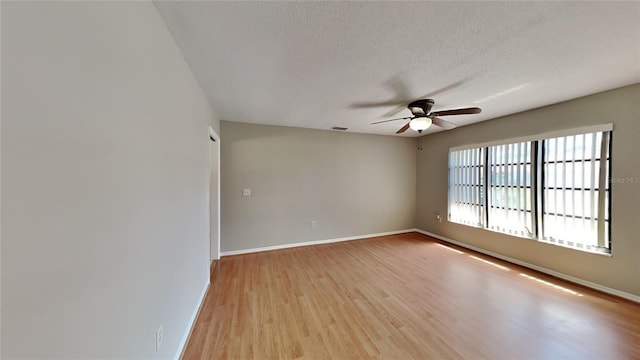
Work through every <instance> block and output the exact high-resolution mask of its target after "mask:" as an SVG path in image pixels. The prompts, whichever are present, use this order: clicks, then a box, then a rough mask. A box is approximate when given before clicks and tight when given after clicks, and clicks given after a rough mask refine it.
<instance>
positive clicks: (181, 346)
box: [173, 281, 211, 360]
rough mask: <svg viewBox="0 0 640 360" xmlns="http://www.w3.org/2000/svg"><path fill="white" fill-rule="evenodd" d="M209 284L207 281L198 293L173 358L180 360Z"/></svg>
mask: <svg viewBox="0 0 640 360" xmlns="http://www.w3.org/2000/svg"><path fill="white" fill-rule="evenodd" d="M210 284H211V282H210V281H207V285H206V286H205V287H204V289H202V293H201V294H200V299H198V303H197V306H196V308H195V309H194V310H193V313H192V314H191V319H190V320H189V324H188V326H187V329H186V331H185V333H184V335H183V336H182V340H180V344H178V350H176V354H175V356H174V357H173V359H174V360H180V357H181V356H182V352H183V351H184V347H185V346H186V345H187V340H189V335H191V330H192V329H193V325H194V324H195V322H196V318H197V317H198V313H199V312H200V307H202V303H203V302H204V297H205V296H206V295H207V292H208V291H209V285H210Z"/></svg>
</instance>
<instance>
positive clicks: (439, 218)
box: [436, 213, 442, 223]
mask: <svg viewBox="0 0 640 360" xmlns="http://www.w3.org/2000/svg"><path fill="white" fill-rule="evenodd" d="M436 220H437V221H438V222H439V223H441V222H442V216H440V213H436Z"/></svg>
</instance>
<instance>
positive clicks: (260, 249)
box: [220, 229, 417, 256]
mask: <svg viewBox="0 0 640 360" xmlns="http://www.w3.org/2000/svg"><path fill="white" fill-rule="evenodd" d="M414 231H417V230H416V229H404V230H396V231H388V232H382V233H376V234H366V235H358V236H348V237H342V238H335V239H326V240H315V241H305V242H299V243H291V244H282V245H274V246H265V247H259V248H252V249H243V250H232V251H223V252H221V253H220V255H221V256H229V255H240V254H250V253H256V252H261V251H271V250H278V249H288V248H292V247H300V246H309V245H319V244H329V243H335V242H342V241H350V240H360V239H366V238H372V237H378V236H387V235H397V234H404V233H408V232H414Z"/></svg>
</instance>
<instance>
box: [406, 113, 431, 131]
mask: <svg viewBox="0 0 640 360" xmlns="http://www.w3.org/2000/svg"><path fill="white" fill-rule="evenodd" d="M429 126H431V119H430V118H428V117H426V116H424V117H417V118H415V119H413V120H411V122H409V127H410V128H411V129H412V130H415V131H417V132H419V133H421V132H422V131H423V130H427V129H428V128H429Z"/></svg>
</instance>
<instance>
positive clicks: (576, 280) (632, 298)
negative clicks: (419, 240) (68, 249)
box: [415, 229, 640, 303]
mask: <svg viewBox="0 0 640 360" xmlns="http://www.w3.org/2000/svg"><path fill="white" fill-rule="evenodd" d="M415 231H416V232H418V233H421V234H423V235H427V236H430V237H433V238H436V239H439V240H442V241H446V242H448V243H451V244H455V245H458V246H460V247H463V248H467V249H470V250H473V251H477V252H479V253H482V254H485V255H489V256H492V257H494V258H497V259H501V260H504V261H507V262H510V263H513V264H516V265H520V266H524V267H526V268H529V269H532V270H536V271H539V272H541V273H545V274H547V275H551V276H555V277H557V278H560V279H563V280H567V281H569V282H572V283H575V284H578V285H582V286H586V287H588V288H591V289H594V290H598V291H601V292H604V293H607V294H610V295H614V296H618V297H621V298H624V299H627V300H630V301H633V302H636V303H640V296H638V295H633V294H630V293H628V292H624V291H621V290H617V289H614V288H610V287H607V286H604V285H600V284H597V283H594V282H591V281H587V280H583V279H580V278H577V277H574V276H571V275H567V274H563V273H561V272H557V271H554V270H550V269H547V268H544V267H541V266H537V265H533V264H530V263H528V262H524V261H522V260H518V259H514V258H511V257H508V256H505V255H501V254H498V253H495V252H493V251H489V250H485V249H482V248H479V247H476V246H473V245H469V244H466V243H463V242H460V241H456V240H452V239H449V238H448V237H445V236H442V235H438V234H434V233H430V232H428V231H424V230H421V229H415Z"/></svg>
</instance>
